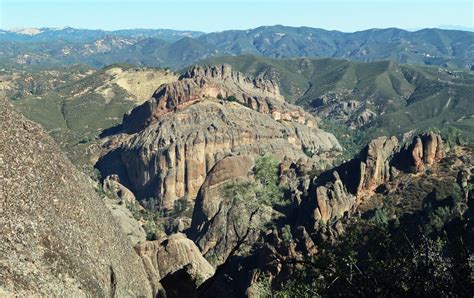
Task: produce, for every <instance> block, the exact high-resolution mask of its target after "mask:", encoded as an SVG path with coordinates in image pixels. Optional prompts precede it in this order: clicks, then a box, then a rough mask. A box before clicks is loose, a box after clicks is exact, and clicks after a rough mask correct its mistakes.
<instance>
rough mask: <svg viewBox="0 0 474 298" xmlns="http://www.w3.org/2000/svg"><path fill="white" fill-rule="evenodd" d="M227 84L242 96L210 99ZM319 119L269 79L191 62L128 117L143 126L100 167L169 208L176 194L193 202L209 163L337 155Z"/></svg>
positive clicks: (230, 91) (131, 122)
mask: <svg viewBox="0 0 474 298" xmlns="http://www.w3.org/2000/svg"><path fill="white" fill-rule="evenodd" d="M272 86H273V87H272ZM275 88H276V89H275ZM236 90H238V92H237V91H236ZM224 91H226V92H227V93H223V94H222V96H224V95H229V94H236V97H237V102H229V101H226V100H219V99H216V98H213V97H217V96H218V95H219V94H221V93H222V92H224ZM270 96H273V97H270ZM252 102H255V104H253V103H252ZM247 103H248V104H247ZM280 108H281V110H279V109H280ZM143 119H145V121H144V122H140V121H141V120H143ZM137 121H138V122H140V123H139V124H137V123H138V122H137ZM127 123H128V124H127ZM134 123H135V124H134ZM315 125H316V119H315V118H314V117H312V116H311V115H309V114H307V113H305V112H304V111H302V110H301V108H299V107H296V106H293V105H289V104H287V103H285V102H283V101H282V99H281V98H280V95H279V93H278V89H277V87H275V86H274V85H272V83H271V82H266V81H263V80H251V79H248V78H244V77H243V76H242V75H241V74H238V73H235V72H233V71H231V70H230V69H229V68H228V66H220V67H215V68H206V69H202V68H194V69H193V70H191V71H190V72H188V73H186V74H185V75H183V76H182V77H181V78H180V80H179V81H178V82H176V83H174V84H170V85H164V86H162V87H161V88H160V89H159V90H158V91H157V93H156V94H155V97H154V98H153V99H151V100H149V101H148V102H146V103H145V104H144V105H142V106H140V107H137V108H136V109H134V110H133V111H132V112H131V113H130V115H128V116H126V117H125V118H124V126H125V127H128V130H129V132H136V131H137V130H139V132H138V133H135V134H132V135H130V136H128V137H127V138H123V137H122V138H123V140H122V141H121V142H119V143H118V144H117V145H116V147H114V148H112V150H111V151H110V152H109V153H108V154H107V155H106V156H104V157H102V158H101V160H99V162H98V163H97V167H98V168H99V169H100V170H101V172H102V174H103V176H106V175H110V174H118V175H119V176H120V180H121V181H122V182H123V183H124V185H125V186H127V187H128V188H129V189H131V190H132V191H133V192H134V193H135V195H137V196H138V197H157V198H159V199H160V200H161V202H162V206H161V207H163V208H164V209H172V208H173V206H174V202H175V201H176V200H178V199H179V198H186V199H187V200H188V201H190V202H192V201H194V199H195V197H196V194H197V192H198V190H199V189H200V187H201V185H202V183H203V182H204V180H205V178H206V175H207V173H208V172H209V170H210V169H211V168H212V167H213V166H214V165H215V164H216V163H217V162H218V161H220V160H222V159H223V158H224V157H226V156H229V155H238V154H241V155H249V156H256V155H261V154H264V153H269V154H273V155H275V156H277V157H278V158H280V159H283V158H284V157H285V156H286V157H289V158H291V159H299V158H312V159H314V160H318V159H325V158H327V157H328V156H335V155H337V154H338V153H339V152H340V150H341V147H340V145H339V143H338V141H337V140H336V139H335V137H334V136H333V135H332V134H329V133H326V132H324V131H322V130H320V129H318V128H316V127H315ZM144 126H146V127H145V128H143V127H144ZM131 127H134V128H133V129H132V128H131ZM110 143H113V142H110ZM110 165H117V167H115V168H114V167H111V166H110Z"/></svg>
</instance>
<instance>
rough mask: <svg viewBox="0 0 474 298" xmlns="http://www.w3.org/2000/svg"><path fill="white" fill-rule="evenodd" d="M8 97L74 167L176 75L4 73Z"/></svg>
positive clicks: (115, 70) (140, 71) (121, 69)
mask: <svg viewBox="0 0 474 298" xmlns="http://www.w3.org/2000/svg"><path fill="white" fill-rule="evenodd" d="M4 72H5V75H4V76H2V77H3V81H2V83H3V86H4V87H3V93H4V94H5V95H6V96H7V97H8V98H9V99H11V100H12V103H13V104H14V105H15V106H16V107H17V108H18V109H19V110H20V111H21V112H22V113H24V114H25V115H26V116H27V117H28V118H29V119H31V120H33V121H36V122H38V123H40V124H41V125H42V126H43V127H44V128H45V129H46V130H47V131H48V132H49V133H50V134H51V136H53V138H54V139H55V140H56V142H57V143H58V144H59V145H60V147H61V148H62V149H63V150H65V152H66V153H67V154H68V157H69V158H70V159H71V160H72V161H73V162H74V163H81V164H84V163H86V162H87V161H88V158H90V157H91V156H88V155H86V152H87V150H88V148H89V146H90V145H91V143H92V142H93V141H94V140H95V139H96V137H97V136H98V135H99V134H101V133H102V132H103V131H104V130H106V129H109V128H111V127H114V126H115V125H118V124H119V123H120V121H121V118H122V116H123V114H125V113H126V112H127V111H128V110H130V109H131V108H133V107H134V106H136V105H139V104H141V103H142V102H144V101H145V100H147V99H149V98H150V97H151V96H152V95H153V92H154V91H155V90H156V88H157V87H159V86H160V85H161V84H164V83H169V82H173V81H174V80H176V79H177V75H176V74H174V73H172V72H169V71H165V70H160V69H154V68H135V67H132V66H130V65H112V66H110V67H107V68H104V69H101V70H92V69H87V68H86V69H82V68H80V67H76V68H54V69H50V70H35V69H28V70H22V69H11V68H9V69H8V70H5V71H4Z"/></svg>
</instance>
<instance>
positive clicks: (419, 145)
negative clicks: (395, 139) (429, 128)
mask: <svg viewBox="0 0 474 298" xmlns="http://www.w3.org/2000/svg"><path fill="white" fill-rule="evenodd" d="M405 154H406V155H407V156H406V158H405V161H406V162H407V165H409V166H411V167H412V170H413V171H415V172H420V171H422V170H423V169H425V168H426V167H430V166H432V165H433V164H435V163H438V162H440V161H441V160H442V159H443V158H444V157H445V156H446V151H445V150H444V146H443V140H442V139H441V137H440V136H439V135H437V134H435V133H432V132H431V133H425V134H422V135H420V136H417V137H415V139H414V141H413V142H412V144H411V145H410V146H408V148H407V149H406V153H405Z"/></svg>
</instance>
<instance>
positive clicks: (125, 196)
mask: <svg viewBox="0 0 474 298" xmlns="http://www.w3.org/2000/svg"><path fill="white" fill-rule="evenodd" d="M103 185H104V190H105V191H106V192H108V193H109V194H111V195H112V196H113V197H116V198H117V199H118V203H119V204H123V205H128V204H136V203H137V202H136V200H135V195H134V194H133V193H132V192H131V191H130V190H129V189H128V188H126V187H125V186H123V185H122V184H121V183H120V178H119V177H118V175H109V176H107V177H106V178H105V179H104V184H103Z"/></svg>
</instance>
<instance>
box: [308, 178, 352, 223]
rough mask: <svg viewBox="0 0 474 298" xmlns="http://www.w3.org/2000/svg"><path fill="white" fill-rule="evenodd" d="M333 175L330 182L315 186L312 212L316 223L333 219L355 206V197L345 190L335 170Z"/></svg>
mask: <svg viewBox="0 0 474 298" xmlns="http://www.w3.org/2000/svg"><path fill="white" fill-rule="evenodd" d="M333 175H334V181H333V182H332V183H329V184H326V185H324V186H318V187H316V208H315V209H314V213H313V218H314V221H315V223H316V224H319V223H327V222H329V221H335V220H337V219H339V218H341V217H343V216H344V214H346V213H349V212H351V211H352V210H353V209H354V208H355V205H356V204H355V201H356V197H355V196H354V195H353V194H351V193H349V192H348V191H347V189H346V187H345V186H344V184H343V182H342V181H341V179H340V178H339V174H338V173H337V172H334V173H333Z"/></svg>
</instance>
